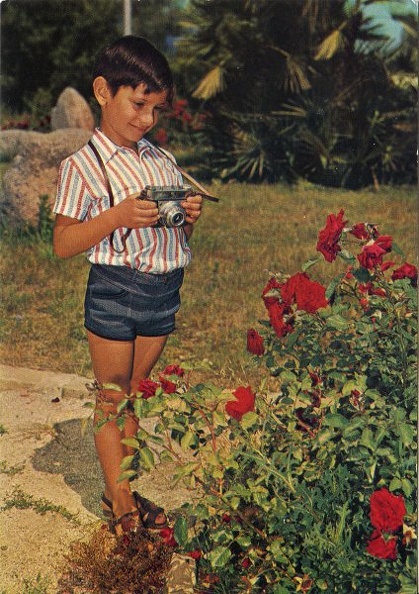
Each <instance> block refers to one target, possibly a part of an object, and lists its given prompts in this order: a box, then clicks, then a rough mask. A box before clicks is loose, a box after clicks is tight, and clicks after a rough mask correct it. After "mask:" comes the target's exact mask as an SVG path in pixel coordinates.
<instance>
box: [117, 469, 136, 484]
mask: <svg viewBox="0 0 419 594" xmlns="http://www.w3.org/2000/svg"><path fill="white" fill-rule="evenodd" d="M136 476H137V471H136V470H124V472H121V474H120V475H119V477H118V483H122V482H123V481H126V480H129V479H132V478H134V477H136Z"/></svg>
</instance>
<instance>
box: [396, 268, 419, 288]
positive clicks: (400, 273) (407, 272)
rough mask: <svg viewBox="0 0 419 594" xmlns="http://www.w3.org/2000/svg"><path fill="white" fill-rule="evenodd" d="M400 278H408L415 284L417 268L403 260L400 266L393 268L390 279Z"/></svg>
mask: <svg viewBox="0 0 419 594" xmlns="http://www.w3.org/2000/svg"><path fill="white" fill-rule="evenodd" d="M400 278H410V279H411V280H412V284H413V285H414V286H416V284H417V282H418V269H417V268H416V266H414V265H413V264H409V263H408V262H405V263H404V264H403V265H402V266H399V268H396V270H393V274H392V275H391V280H398V279H400Z"/></svg>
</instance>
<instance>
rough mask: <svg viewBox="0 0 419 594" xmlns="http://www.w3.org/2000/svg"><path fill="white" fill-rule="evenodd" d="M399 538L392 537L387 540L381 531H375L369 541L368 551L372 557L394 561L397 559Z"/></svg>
mask: <svg viewBox="0 0 419 594" xmlns="http://www.w3.org/2000/svg"><path fill="white" fill-rule="evenodd" d="M396 547H397V538H395V537H394V536H391V537H390V538H388V539H385V538H384V537H383V535H382V533H381V531H380V530H374V532H373V533H372V535H371V538H370V540H369V541H368V545H367V551H368V553H369V554H370V555H373V556H374V557H378V558H379V559H392V560H393V561H394V559H396V558H397V548H396Z"/></svg>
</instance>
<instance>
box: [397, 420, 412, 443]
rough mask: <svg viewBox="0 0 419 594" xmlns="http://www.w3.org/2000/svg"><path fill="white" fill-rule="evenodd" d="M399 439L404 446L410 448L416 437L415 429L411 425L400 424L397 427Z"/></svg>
mask: <svg viewBox="0 0 419 594" xmlns="http://www.w3.org/2000/svg"><path fill="white" fill-rule="evenodd" d="M397 429H398V432H399V435H400V439H401V441H402V444H403V445H404V446H410V445H411V444H412V443H413V441H414V440H415V437H416V429H415V427H414V426H413V425H408V424H407V423H400V424H399V425H398V427H397Z"/></svg>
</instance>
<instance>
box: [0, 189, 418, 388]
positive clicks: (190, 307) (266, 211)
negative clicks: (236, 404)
mask: <svg viewBox="0 0 419 594" xmlns="http://www.w3.org/2000/svg"><path fill="white" fill-rule="evenodd" d="M210 190H211V192H212V193H213V194H214V195H216V196H219V197H220V198H221V202H220V203H219V204H213V203H206V204H205V209H204V214H203V216H202V219H201V221H200V223H199V225H198V226H197V228H196V231H195V234H194V236H193V238H192V241H191V245H192V249H193V254H194V257H193V262H192V264H191V265H190V267H189V269H188V270H187V274H186V275H185V282H184V286H183V288H182V307H181V310H180V312H179V314H178V319H177V327H178V329H177V331H176V332H175V333H174V334H173V335H172V336H171V337H170V339H169V341H168V345H167V347H166V350H165V352H164V353H163V356H162V358H161V361H160V362H159V364H158V369H157V371H158V370H159V369H161V368H163V367H164V366H165V365H167V364H169V363H179V364H182V362H188V363H190V364H192V366H193V367H194V368H195V369H196V372H195V374H194V376H193V379H199V380H201V379H206V380H212V381H216V382H217V383H220V382H223V383H224V384H225V385H231V384H233V385H234V384H236V385H238V384H239V383H242V384H243V383H246V384H249V383H250V384H252V385H253V386H257V382H258V381H259V380H260V379H261V376H260V373H261V371H259V370H258V368H257V365H256V364H255V362H254V360H253V359H252V358H251V357H250V356H249V355H248V353H247V352H246V331H247V329H248V328H249V327H255V328H257V327H258V320H259V319H262V318H264V319H266V315H265V310H264V306H263V303H262V300H261V298H260V295H261V292H262V289H263V287H264V286H265V284H266V282H267V280H268V278H269V276H270V273H271V272H277V271H279V270H282V271H284V272H286V273H289V274H294V273H295V272H297V271H299V270H300V269H301V265H302V264H303V262H304V261H306V260H307V259H309V258H311V257H313V256H315V255H316V251H315V246H316V241H317V234H318V232H319V230H320V229H321V228H322V227H324V224H325V221H326V216H327V215H328V214H329V213H335V214H336V213H337V212H338V211H339V209H340V208H343V209H344V211H345V219H348V220H349V222H350V223H356V222H360V221H364V222H365V221H368V222H372V223H375V224H377V225H378V226H379V230H380V232H381V233H382V234H388V235H392V236H393V238H394V241H395V242H397V243H398V244H399V245H400V246H401V248H402V249H403V250H404V253H405V254H404V257H402V256H399V255H397V254H393V258H394V259H395V260H397V262H400V263H402V262H403V261H404V260H407V261H409V262H411V263H414V264H416V260H417V252H416V246H417V240H418V220H417V205H416V200H417V195H416V189H415V188H413V187H405V188H396V189H393V188H382V190H381V191H380V192H379V193H374V192H372V191H369V190H363V191H359V192H350V191H346V190H339V189H325V188H318V187H314V186H309V185H301V186H299V187H296V188H289V187H287V186H282V185H273V186H268V185H266V186H263V185H262V186H255V185H246V184H231V185H217V184H214V185H213V186H211V187H210ZM0 249H1V252H2V260H1V264H0V273H1V275H2V284H3V300H2V304H1V309H2V312H1V313H2V316H1V319H2V322H1V323H0V340H1V345H0V346H1V350H0V355H1V357H2V361H3V363H4V364H9V365H13V366H27V367H31V368H35V369H51V370H54V371H60V372H68V373H76V374H80V375H85V376H88V377H92V373H91V368H90V360H89V355H88V349H87V344H86V339H85V333H84V329H83V299H84V286H85V283H86V279H87V274H88V264H87V262H86V261H85V258H84V257H83V256H79V257H76V258H74V259H72V260H67V261H63V260H59V259H57V258H56V257H55V256H54V255H53V253H52V249H51V245H50V242H49V241H45V239H44V240H43V241H40V240H37V241H35V240H33V239H31V238H30V237H29V238H28V237H26V236H24V237H21V238H17V236H16V234H15V233H13V232H6V233H4V237H3V239H2V242H1V244H0ZM338 266H339V270H341V268H342V264H341V262H339V263H338ZM334 268H335V267H334V265H330V264H327V263H322V264H321V265H320V266H318V267H315V268H312V269H311V270H310V275H311V276H312V277H313V278H315V279H316V280H318V281H320V282H324V283H327V281H328V280H330V279H331V278H332V277H333V274H334Z"/></svg>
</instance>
